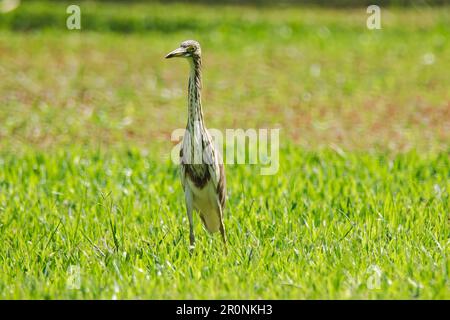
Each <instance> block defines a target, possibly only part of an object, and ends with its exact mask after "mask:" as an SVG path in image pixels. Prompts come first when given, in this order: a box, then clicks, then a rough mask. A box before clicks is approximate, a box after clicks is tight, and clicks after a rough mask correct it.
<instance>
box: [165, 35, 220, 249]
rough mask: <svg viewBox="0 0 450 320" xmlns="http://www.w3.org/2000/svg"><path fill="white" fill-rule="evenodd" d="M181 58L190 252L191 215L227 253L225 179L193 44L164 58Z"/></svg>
mask: <svg viewBox="0 0 450 320" xmlns="http://www.w3.org/2000/svg"><path fill="white" fill-rule="evenodd" d="M176 57H178V58H185V59H187V60H188V62H189V65H190V73H189V82H188V120H187V125H186V131H185V134H184V137H183V142H182V145H181V149H180V177H181V184H182V186H183V191H184V198H185V202H186V212H187V216H188V220H189V242H190V250H192V249H194V247H195V235H194V221H193V211H194V210H195V211H196V212H198V214H199V216H200V218H201V220H202V222H203V225H204V226H205V229H206V230H207V231H208V232H210V233H215V232H218V231H220V233H221V236H222V240H223V243H224V248H225V253H227V252H228V250H227V237H226V233H225V225H224V217H223V211H224V208H225V201H226V178H225V170H224V165H223V161H222V157H221V154H220V153H219V152H218V150H217V149H216V147H215V146H214V143H213V140H212V138H211V135H210V134H209V133H208V131H207V129H206V126H205V121H204V119H203V110H202V101H201V89H202V56H201V48H200V44H199V43H198V42H197V41H195V40H186V41H183V42H182V43H181V45H180V47H179V48H177V49H175V50H173V51H172V52H170V53H169V54H167V55H166V59H169V58H176Z"/></svg>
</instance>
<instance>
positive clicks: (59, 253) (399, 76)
mask: <svg viewBox="0 0 450 320" xmlns="http://www.w3.org/2000/svg"><path fill="white" fill-rule="evenodd" d="M65 8H66V3H62V2H55V3H52V4H46V3H44V2H42V3H41V2H36V1H34V2H33V1H30V2H25V3H23V4H22V6H21V7H19V8H18V9H17V10H16V11H13V12H11V13H8V14H7V15H0V79H1V80H0V242H1V243H2V245H1V246H0V298H8V299H10V298H37V299H58V298H102V299H112V298H117V299H123V298H130V299H132V298H139V299H144V298H154V299H159V298H169V299H171V298H208V299H214V298H268V299H271V298H286V299H299V298H300V299H303V298H314V299H328V298H333V299H334V298H337V299H355V298H368V299H375V298H378V299H387V298H397V299H411V298H412V299H415V298H417V299H428V298H430V299H437V298H445V299H450V281H449V275H450V271H449V270H450V262H449V259H448V256H449V253H450V252H449V246H450V240H449V239H450V230H449V227H450V222H449V214H450V210H449V203H450V201H449V190H450V170H449V168H450V158H449V152H450V145H449V141H450V130H449V128H450V113H449V105H450V95H449V94H450V93H449V91H448V88H449V86H450V80H449V77H448V70H450V59H448V57H449V56H450V45H449V44H450V43H449V41H448V34H449V32H450V24H449V21H450V14H449V12H450V11H449V10H448V7H441V8H420V9H417V8H409V9H405V8H402V9H400V8H389V9H388V8H383V9H382V10H383V11H382V27H383V29H382V30H380V31H369V30H367V29H366V27H365V19H366V17H367V14H366V13H365V8H361V9H358V8H356V9H348V10H332V9H319V8H306V7H298V8H268V7H265V8H263V9H258V8H254V7H251V6H239V7H235V6H214V7H212V8H208V7H206V6H201V5H188V4H172V5H168V6H166V5H161V4H151V5H146V4H142V3H140V4H139V3H138V4H132V5H131V4H130V5H127V6H123V5H120V4H111V3H104V4H99V3H96V2H86V3H84V2H83V3H82V17H83V18H82V19H83V20H82V26H83V30H81V31H80V32H78V31H68V30H66V29H65V18H66V17H67V15H66V13H65ZM123 10H126V12H127V14H126V15H123V14H121V13H122V12H123ZM193 12H195V15H193ZM188 38H194V39H197V40H199V41H200V42H201V44H202V51H203V53H204V92H203V97H204V103H203V104H204V113H205V118H206V121H207V125H208V127H210V128H218V129H225V128H244V129H246V128H281V133H280V143H281V150H280V169H279V172H278V173H277V174H276V175H274V176H261V175H259V168H258V166H250V165H234V166H232V165H228V166H227V167H226V170H227V180H228V196H229V201H228V203H227V209H226V218H225V224H226V227H227V231H228V237H229V241H230V253H229V255H228V256H225V255H224V254H223V250H222V249H223V248H222V243H221V239H220V237H219V236H218V235H216V236H214V237H213V236H210V235H208V234H207V233H206V232H205V231H204V230H203V228H202V226H201V223H200V221H199V219H198V217H196V218H197V219H196V229H195V231H196V235H197V241H198V244H197V247H196V249H195V252H194V253H193V255H192V256H191V255H189V251H188V242H189V240H188V238H189V235H188V234H189V231H188V222H187V217H186V214H185V208H184V200H183V195H182V190H181V185H180V182H179V178H178V171H177V167H176V166H175V165H174V164H173V163H171V162H170V161H169V160H168V159H169V154H170V151H171V149H172V145H173V143H172V142H171V141H170V134H171V132H172V131H173V130H174V129H176V128H183V127H184V126H185V122H186V110H185V109H186V101H185V100H186V97H185V94H186V93H185V89H186V82H187V73H188V67H187V64H186V63H185V62H183V61H166V60H164V59H163V57H164V55H165V54H166V53H167V52H169V51H170V50H172V49H174V48H175V47H176V46H177V45H178V44H179V43H180V42H181V41H182V40H185V39H188ZM430 57H431V58H430ZM430 59H431V60H430ZM427 61H428V62H430V61H431V63H426V62H427ZM74 266H75V267H79V268H80V271H81V286H80V288H79V289H70V288H69V287H68V281H69V279H70V278H71V274H70V269H71V268H73V267H74ZM377 274H378V275H379V280H380V281H379V287H378V288H369V287H370V284H371V283H373V279H374V278H376V277H377Z"/></svg>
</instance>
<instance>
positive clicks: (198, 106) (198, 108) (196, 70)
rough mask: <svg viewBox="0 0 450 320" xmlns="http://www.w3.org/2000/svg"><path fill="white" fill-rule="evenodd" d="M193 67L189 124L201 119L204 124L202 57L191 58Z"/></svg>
mask: <svg viewBox="0 0 450 320" xmlns="http://www.w3.org/2000/svg"><path fill="white" fill-rule="evenodd" d="M189 64H190V67H191V70H190V75H189V87H188V126H190V125H191V126H192V125H194V123H195V122H196V121H199V122H200V124H201V125H203V112H202V101H201V89H202V70H201V69H202V60H201V58H200V57H194V58H191V59H189Z"/></svg>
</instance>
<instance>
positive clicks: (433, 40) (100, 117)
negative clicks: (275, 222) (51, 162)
mask: <svg viewBox="0 0 450 320" xmlns="http://www.w3.org/2000/svg"><path fill="white" fill-rule="evenodd" d="M70 4H77V5H79V7H80V9H81V30H68V29H67V27H66V20H67V18H68V17H69V15H70V14H68V13H66V9H67V7H68V6H69V5H70ZM368 4H372V1H356V0H346V1H337V0H336V1H309V0H303V1H294V0H292V1H282V2H280V3H278V4H277V5H274V4H273V2H271V1H264V0H260V1H258V0H255V1H237V0H236V1H206V0H204V1H191V2H189V3H188V2H176V1H169V2H165V3H162V2H161V3H160V2H154V1H77V2H76V3H73V2H66V1H19V0H3V1H0V10H1V13H0V124H1V126H0V147H1V148H2V150H15V151H20V150H22V149H29V148H31V149H43V150H51V149H55V148H56V149H59V148H65V147H67V146H69V145H73V144H77V145H81V146H83V147H86V148H97V147H99V146H107V147H108V148H116V147H119V148H121V147H124V146H125V147H129V146H135V147H137V148H142V149H148V150H149V149H152V150H153V149H155V150H156V149H159V148H160V147H161V146H163V149H164V150H165V153H167V152H168V149H169V148H168V147H167V143H168V142H169V143H170V134H171V132H172V131H173V130H174V129H176V128H183V127H184V126H185V123H186V102H185V101H186V87H187V76H188V75H187V72H188V66H187V63H184V62H182V61H176V62H174V61H170V62H168V61H166V60H164V55H165V54H166V53H167V52H169V51H170V50H172V49H174V48H176V47H177V46H178V45H179V43H180V42H181V41H183V40H185V39H196V40H198V41H200V43H201V44H202V49H203V50H202V51H203V56H204V58H203V60H204V79H203V82H204V83H203V86H204V90H203V105H204V112H205V116H206V119H207V124H208V126H209V127H211V128H218V129H225V128H244V129H245V128H282V131H281V143H286V144H291V143H293V144H296V145H300V146H301V147H303V148H307V149H311V148H312V149H315V148H323V147H325V148H326V147H330V146H331V147H333V148H336V147H337V148H341V149H344V150H347V149H348V150H364V151H370V150H388V151H394V152H397V151H404V150H410V149H417V150H420V151H424V152H429V151H432V150H445V149H448V145H449V144H448V143H449V139H450V90H449V88H450V76H449V73H448V70H450V46H449V39H448V36H449V33H450V9H449V8H450V7H449V6H448V1H444V0H428V1H412V0H410V1H408V0H398V1H387V0H386V1H378V2H377V4H379V5H380V6H381V27H382V28H381V30H369V29H368V28H367V27H366V20H367V18H368V17H369V15H370V14H368V13H367V12H366V8H367V5H368Z"/></svg>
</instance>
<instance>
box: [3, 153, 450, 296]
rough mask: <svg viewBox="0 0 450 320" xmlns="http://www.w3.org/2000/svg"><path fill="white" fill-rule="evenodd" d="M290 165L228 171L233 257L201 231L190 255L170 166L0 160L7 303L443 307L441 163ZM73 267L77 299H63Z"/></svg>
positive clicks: (140, 159)
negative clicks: (376, 278)
mask: <svg viewBox="0 0 450 320" xmlns="http://www.w3.org/2000/svg"><path fill="white" fill-rule="evenodd" d="M282 151H283V153H282V154H283V155H285V156H284V157H283V159H282V160H283V161H282V165H281V169H280V173H279V174H278V175H276V176H266V177H263V176H260V175H258V174H257V173H258V170H257V167H251V166H235V167H232V166H229V167H228V177H229V202H228V207H227V210H226V218H225V222H226V225H227V228H228V237H229V242H230V248H231V250H230V253H229V255H228V256H225V255H224V254H223V247H222V243H221V239H220V237H219V236H216V237H211V236H209V235H208V234H207V233H206V232H205V231H204V230H202V227H201V226H200V221H199V219H198V217H197V219H196V228H195V231H196V233H197V238H198V243H197V247H196V249H195V252H194V254H193V255H192V256H190V255H189V252H188V243H189V240H188V234H189V231H188V222H187V219H186V215H185V209H184V205H183V197H182V190H181V186H180V183H179V180H178V174H177V169H176V167H175V166H174V165H172V164H171V163H169V162H167V163H161V162H157V161H154V159H152V157H150V156H143V155H141V154H140V153H139V152H137V151H131V152H124V153H113V154H108V153H106V154H104V153H101V152H84V151H82V150H77V149H75V150H71V151H66V152H60V153H56V154H51V155H46V154H42V153H32V154H25V155H23V156H20V157H16V156H14V155H2V157H1V158H0V160H1V162H0V169H1V171H0V186H1V190H2V192H1V194H0V213H1V215H0V219H1V220H0V230H1V232H0V241H1V243H2V247H1V249H0V271H1V272H0V296H1V297H2V298H102V299H111V298H113V297H116V298H118V299H121V298H133V299H134V298H154V299H155V298H156V299H158V298H209V299H211V298H213V299H214V298H288V299H293V298H294V299H298V298H300V299H303V298H325V299H328V298H408V299H409V298H421V299H425V298H447V299H448V298H449V291H448V276H449V267H450V264H449V261H448V254H449V243H448V236H449V228H448V215H447V213H448V212H449V195H448V190H449V188H450V183H449V180H448V178H449V175H448V168H449V166H450V162H449V159H448V156H447V155H440V156H433V157H427V156H423V155H422V156H421V155H418V154H416V153H408V154H404V155H399V156H397V157H395V158H389V157H387V156H384V155H367V154H338V153H335V152H331V151H326V152H325V151H323V152H300V151H299V150H297V149H295V148H289V149H285V150H282ZM269 194H270V197H269V196H267V195H269ZM70 266H79V267H80V269H81V288H80V290H70V289H68V288H67V279H68V269H69V267H70ZM373 267H376V268H379V270H380V271H381V277H380V287H379V289H377V290H374V289H372V290H370V289H368V288H367V286H368V281H369V278H370V277H371V276H373V272H371V270H372V269H371V268H373Z"/></svg>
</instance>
